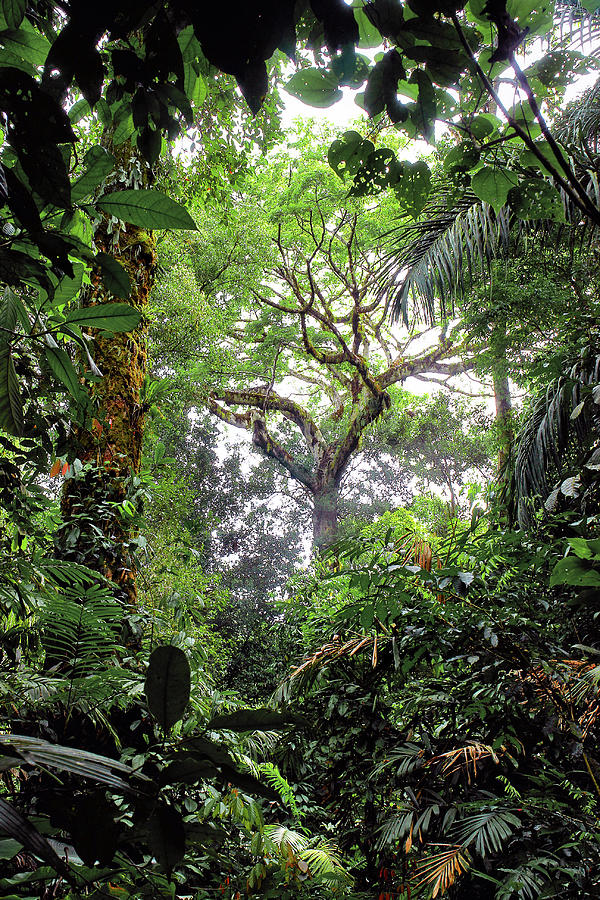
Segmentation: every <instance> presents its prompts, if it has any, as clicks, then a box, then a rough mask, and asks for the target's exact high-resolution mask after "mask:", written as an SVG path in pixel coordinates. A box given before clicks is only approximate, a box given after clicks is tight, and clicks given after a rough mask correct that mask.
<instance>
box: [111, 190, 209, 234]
mask: <svg viewBox="0 0 600 900" xmlns="http://www.w3.org/2000/svg"><path fill="white" fill-rule="evenodd" d="M97 206H98V207H99V208H100V209H101V210H102V211H103V212H105V213H108V214H109V215H111V216H115V217H116V218H117V219H122V220H123V221H124V222H130V223H131V224H132V225H137V226H138V227H139V228H172V229H179V230H183V231H195V230H196V224H195V222H194V220H193V219H192V217H191V216H190V214H189V212H188V211H187V209H185V207H183V206H181V204H179V203H177V202H176V201H175V200H171V198H170V197H167V195H166V194H162V193H161V192H160V191H155V190H139V191H134V190H127V191H114V192H113V193H111V194H104V196H102V197H100V199H99V200H98V202H97Z"/></svg>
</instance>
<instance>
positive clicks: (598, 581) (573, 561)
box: [550, 556, 600, 587]
mask: <svg viewBox="0 0 600 900" xmlns="http://www.w3.org/2000/svg"><path fill="white" fill-rule="evenodd" d="M557 584H570V585H573V586H574V587H600V572H599V571H598V570H597V569H594V568H592V566H591V565H590V564H589V563H588V562H587V561H585V560H583V559H580V558H579V557H578V556H567V557H566V558H565V559H561V560H559V561H558V562H557V563H556V565H555V566H554V569H553V570H552V575H551V576H550V586H551V587H554V586H555V585H557Z"/></svg>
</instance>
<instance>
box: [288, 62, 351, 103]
mask: <svg viewBox="0 0 600 900" xmlns="http://www.w3.org/2000/svg"><path fill="white" fill-rule="evenodd" d="M285 90H286V91H287V92H288V94H291V95H292V97H297V98H298V99H299V100H302V102H303V103H307V104H308V105H309V106H317V107H320V108H324V107H327V106H333V104H334V103H336V102H337V101H338V100H339V99H340V97H341V96H342V92H341V90H340V89H339V86H338V80H337V78H336V77H335V75H333V74H332V73H331V72H324V71H322V70H321V69H301V70H300V72H296V74H295V75H292V77H291V78H290V80H289V81H288V83H287V84H286V85H285Z"/></svg>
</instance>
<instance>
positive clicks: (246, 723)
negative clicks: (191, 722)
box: [208, 707, 290, 731]
mask: <svg viewBox="0 0 600 900" xmlns="http://www.w3.org/2000/svg"><path fill="white" fill-rule="evenodd" d="M289 721H290V718H289V716H286V715H285V714H284V713H280V712H278V711H277V710H276V709H267V708H266V707H263V708H262V709H237V710H236V711H235V712H232V713H223V714H221V715H219V716H214V718H212V719H211V720H210V722H209V723H208V727H209V728H223V729H225V730H228V731H257V730H259V729H260V730H261V731H271V730H273V729H276V728H285V727H286V725H288V724H289Z"/></svg>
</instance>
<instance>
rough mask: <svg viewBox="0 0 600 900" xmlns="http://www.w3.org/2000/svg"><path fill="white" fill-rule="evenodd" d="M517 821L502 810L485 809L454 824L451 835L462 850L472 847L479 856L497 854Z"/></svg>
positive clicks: (518, 823) (518, 822) (515, 826)
mask: <svg viewBox="0 0 600 900" xmlns="http://www.w3.org/2000/svg"><path fill="white" fill-rule="evenodd" d="M520 824H521V823H520V821H519V819H518V818H517V817H516V816H515V815H513V814H512V813H509V812H507V811H506V810H504V809H487V810H482V811H481V812H476V813H474V814H473V815H471V816H468V817H466V818H464V819H461V820H460V821H458V822H455V823H454V825H453V826H452V829H451V833H452V834H453V836H455V837H456V839H457V841H459V842H460V844H461V846H462V847H463V848H465V847H471V846H473V847H474V849H475V851H476V852H477V853H478V854H479V855H480V856H483V857H485V856H489V855H490V854H492V853H499V852H500V851H501V850H502V849H503V847H504V845H505V843H506V841H507V840H508V839H509V838H510V836H511V835H512V833H513V831H514V830H515V828H518V827H519V825H520Z"/></svg>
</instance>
